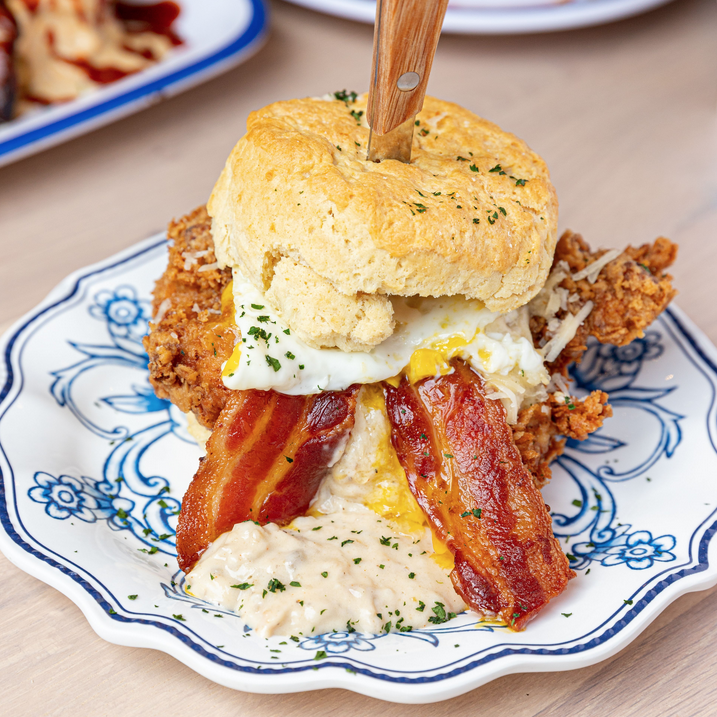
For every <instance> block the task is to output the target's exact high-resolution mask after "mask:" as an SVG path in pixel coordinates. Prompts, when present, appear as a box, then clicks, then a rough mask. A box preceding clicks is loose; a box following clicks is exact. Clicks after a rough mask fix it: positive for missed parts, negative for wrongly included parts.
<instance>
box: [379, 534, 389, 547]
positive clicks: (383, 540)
mask: <svg viewBox="0 0 717 717" xmlns="http://www.w3.org/2000/svg"><path fill="white" fill-rule="evenodd" d="M379 543H381V545H388V546H390V545H391V538H384V537H383V536H381V540H379Z"/></svg>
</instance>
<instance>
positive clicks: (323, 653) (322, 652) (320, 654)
mask: <svg viewBox="0 0 717 717" xmlns="http://www.w3.org/2000/svg"><path fill="white" fill-rule="evenodd" d="M314 659H315V660H325V659H326V650H319V651H318V652H317V653H316V654H315V655H314Z"/></svg>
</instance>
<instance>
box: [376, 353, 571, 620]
mask: <svg viewBox="0 0 717 717" xmlns="http://www.w3.org/2000/svg"><path fill="white" fill-rule="evenodd" d="M451 363H452V366H453V368H454V372H453V373H451V374H449V375H446V376H440V377H439V378H428V379H424V380H423V381H419V382H418V383H416V384H414V385H411V384H410V383H409V382H408V380H407V379H405V378H404V379H403V381H402V382H401V384H400V385H399V386H398V387H397V388H395V387H393V386H390V385H388V384H384V390H385V394H386V407H387V410H388V415H389V420H390V422H391V429H392V430H391V439H392V442H393V445H394V447H395V449H396V452H397V453H398V458H399V460H400V462H401V465H402V466H403V468H404V470H405V471H406V475H407V477H408V483H409V485H410V488H411V491H412V493H413V495H414V496H415V498H416V500H417V501H418V503H419V505H420V506H421V508H422V509H423V511H424V513H425V514H426V517H427V518H428V520H429V521H430V524H431V527H432V528H433V530H434V532H435V533H436V535H437V536H438V537H439V538H441V540H443V541H444V542H446V543H447V545H448V547H449V549H450V550H451V552H452V553H453V555H454V557H455V569H454V570H453V572H452V573H451V579H452V581H453V585H454V587H455V588H456V590H457V591H458V593H459V594H460V595H461V596H462V597H463V599H464V600H465V601H466V602H467V603H468V604H469V605H470V606H471V607H472V608H474V609H475V610H478V611H480V612H483V613H487V614H493V615H497V616H498V617H500V618H501V619H502V620H504V621H505V622H506V623H508V624H509V625H511V626H513V627H514V628H515V629H517V630H522V629H523V628H524V627H525V625H526V624H527V623H528V621H529V620H531V619H532V618H533V617H535V615H536V614H537V613H538V611H539V610H541V609H542V608H543V607H544V606H545V605H546V604H547V603H548V601H549V600H550V599H551V598H554V597H555V596H557V595H559V594H560V593H561V592H562V591H563V590H565V588H566V586H567V584H568V580H569V579H570V578H571V577H574V575H575V573H574V572H573V571H572V570H571V569H570V567H569V565H568V560H567V558H566V557H565V555H564V554H563V552H562V550H561V549H560V546H559V544H558V541H557V540H556V539H555V537H554V536H553V532H552V528H551V520H550V515H549V514H548V510H547V508H546V506H545V503H544V502H543V498H542V496H541V494H540V491H538V489H537V488H536V487H535V486H534V485H533V480H532V478H531V475H530V473H529V472H528V471H527V470H526V468H525V467H524V466H523V463H522V461H521V459H520V454H519V453H518V450H517V449H516V447H515V443H514V442H513V436H512V431H511V429H510V426H508V424H507V423H506V420H505V410H504V408H503V405H502V404H501V403H500V401H492V400H489V399H486V396H485V386H484V383H483V379H482V378H481V377H480V376H479V375H478V374H477V373H475V372H474V371H473V370H472V369H470V368H469V367H468V366H467V365H466V364H465V363H464V362H463V361H461V360H457V359H456V360H453V361H452V362H451Z"/></svg>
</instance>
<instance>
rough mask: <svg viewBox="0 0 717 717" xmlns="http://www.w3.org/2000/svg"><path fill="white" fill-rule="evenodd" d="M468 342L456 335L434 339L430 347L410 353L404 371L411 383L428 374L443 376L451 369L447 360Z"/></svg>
mask: <svg viewBox="0 0 717 717" xmlns="http://www.w3.org/2000/svg"><path fill="white" fill-rule="evenodd" d="M468 343H469V342H468V341H467V340H466V339H465V338H463V336H458V335H456V336H451V337H450V338H448V339H444V340H443V341H436V343H434V344H433V347H432V348H430V349H416V350H415V351H414V352H413V353H412V354H411V360H410V361H409V363H408V366H406V368H405V370H404V373H405V374H406V376H407V377H408V380H409V381H410V382H411V383H416V382H417V381H420V380H421V379H422V378H427V377H428V376H445V374H447V373H450V371H451V367H450V365H449V363H448V361H449V360H450V359H452V358H453V357H454V356H455V355H456V353H457V352H458V350H459V349H462V348H463V347H464V346H467V345H468Z"/></svg>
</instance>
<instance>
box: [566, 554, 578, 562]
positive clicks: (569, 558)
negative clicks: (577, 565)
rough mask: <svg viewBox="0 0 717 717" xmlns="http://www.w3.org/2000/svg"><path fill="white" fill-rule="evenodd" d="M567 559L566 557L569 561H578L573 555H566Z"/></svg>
mask: <svg viewBox="0 0 717 717" xmlns="http://www.w3.org/2000/svg"><path fill="white" fill-rule="evenodd" d="M565 557H566V558H567V559H568V560H572V561H575V560H577V558H576V557H575V556H574V555H573V554H572V553H565Z"/></svg>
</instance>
